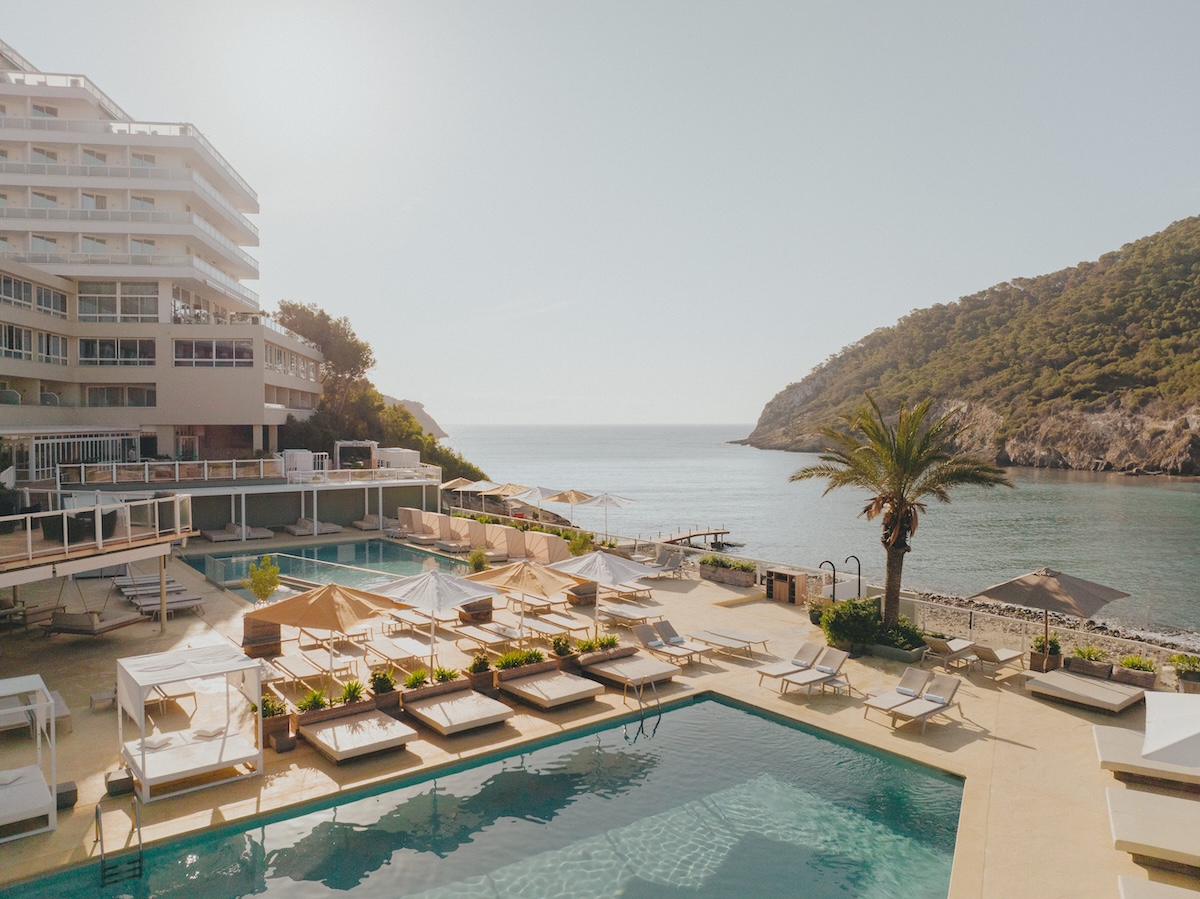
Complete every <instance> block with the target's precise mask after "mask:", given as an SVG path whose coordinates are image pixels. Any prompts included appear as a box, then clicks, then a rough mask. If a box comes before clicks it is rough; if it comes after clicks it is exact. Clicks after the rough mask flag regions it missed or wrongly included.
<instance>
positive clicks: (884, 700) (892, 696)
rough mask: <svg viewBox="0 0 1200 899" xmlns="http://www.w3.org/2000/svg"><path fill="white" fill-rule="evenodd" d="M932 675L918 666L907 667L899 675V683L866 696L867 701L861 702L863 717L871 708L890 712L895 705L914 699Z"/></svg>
mask: <svg viewBox="0 0 1200 899" xmlns="http://www.w3.org/2000/svg"><path fill="white" fill-rule="evenodd" d="M931 676H932V675H930V673H929V672H928V671H923V670H921V669H920V668H907V669H905V671H904V674H903V675H902V676H901V677H900V683H898V684H896V686H894V687H892V689H890V690H887V691H886V692H883V693H877V694H875V695H874V696H869V697H867V701H866V702H864V703H863V717H864V718H866V717H867V712H869V711H871V709H876V710H877V711H880V712H890V711H891V710H892V709H894V708H896V707H897V706H901V705H904V703H906V702H908V701H910V700H912V699H916V698H917V697H918V696H920V695H921V691H922V690H924V689H925V687H926V686H928V684H929V678H930V677H931Z"/></svg>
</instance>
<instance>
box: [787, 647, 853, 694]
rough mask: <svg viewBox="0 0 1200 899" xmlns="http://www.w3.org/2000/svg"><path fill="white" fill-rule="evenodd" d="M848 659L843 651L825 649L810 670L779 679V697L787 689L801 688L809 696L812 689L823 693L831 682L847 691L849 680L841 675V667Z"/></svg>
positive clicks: (847, 655) (848, 654)
mask: <svg viewBox="0 0 1200 899" xmlns="http://www.w3.org/2000/svg"><path fill="white" fill-rule="evenodd" d="M849 657H850V653H848V652H846V650H844V649H833V648H826V650H825V651H824V652H823V653H821V657H820V658H819V659H817V661H816V662H815V663H813V666H812V667H811V668H808V669H806V670H804V671H797V672H795V673H794V674H785V675H784V676H783V677H781V678H780V679H779V693H780V695H783V694H784V693H786V692H787V691H788V688H789V687H800V688H803V690H804V692H805V694H806V695H809V696H811V695H812V691H813V687H820V688H821V692H824V691H825V686H826V685H827V684H829V683H833V682H836V683H837V684H838V685H839V686H845V687H846V688H847V689H848V688H849V686H850V678H849V677H848V676H847V675H845V674H842V665H844V664H845V663H846V659H848V658H849Z"/></svg>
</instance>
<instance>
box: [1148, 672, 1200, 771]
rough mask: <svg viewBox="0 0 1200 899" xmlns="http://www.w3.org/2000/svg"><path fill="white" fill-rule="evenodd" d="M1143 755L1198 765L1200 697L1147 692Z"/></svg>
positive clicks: (1149, 757) (1199, 753) (1199, 754)
mask: <svg viewBox="0 0 1200 899" xmlns="http://www.w3.org/2000/svg"><path fill="white" fill-rule="evenodd" d="M1142 757H1143V758H1147V759H1150V760H1151V761H1155V762H1166V763H1167V764H1168V765H1184V766H1186V767H1188V768H1200V696H1197V695H1196V694H1194V693H1161V692H1156V691H1153V690H1149V691H1147V692H1146V739H1145V740H1144V741H1143V742H1142Z"/></svg>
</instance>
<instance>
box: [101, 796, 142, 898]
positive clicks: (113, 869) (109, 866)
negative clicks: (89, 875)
mask: <svg viewBox="0 0 1200 899" xmlns="http://www.w3.org/2000/svg"><path fill="white" fill-rule="evenodd" d="M130 818H131V820H132V824H131V826H130V828H129V833H130V834H133V833H135V832H136V833H137V850H136V851H134V850H130V851H129V852H122V853H121V854H119V855H117V856H115V857H113V858H111V859H110V858H108V856H107V855H106V854H105V852H104V828H103V827H102V826H101V824H100V803H96V843H99V844H100V885H101V886H108V885H109V884H111V883H120V882H121V881H124V880H133V879H134V878H138V877H141V876H142V871H143V859H142V813H141V810H140V808H139V806H138V801H137V797H136V796H134V797H133V811H132V813H131V814H130Z"/></svg>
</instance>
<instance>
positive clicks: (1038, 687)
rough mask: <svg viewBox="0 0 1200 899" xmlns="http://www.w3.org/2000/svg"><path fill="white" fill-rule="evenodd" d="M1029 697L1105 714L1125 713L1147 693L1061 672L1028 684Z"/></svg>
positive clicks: (1043, 676)
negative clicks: (1069, 703) (1060, 702)
mask: <svg viewBox="0 0 1200 899" xmlns="http://www.w3.org/2000/svg"><path fill="white" fill-rule="evenodd" d="M1027 687H1028V689H1029V692H1030V693H1033V694H1034V695H1036V696H1045V697H1046V698H1048V699H1059V700H1062V701H1064V702H1073V703H1076V704H1077V705H1084V706H1088V707H1090V708H1094V709H1100V710H1101V711H1105V712H1113V713H1116V712H1122V711H1124V710H1125V709H1127V708H1129V707H1130V706H1131V705H1134V704H1136V703H1138V702H1141V701H1142V700H1143V699H1145V698H1146V691H1145V690H1142V689H1141V688H1139V687H1134V686H1130V685H1129V684H1119V683H1116V682H1114V681H1110V680H1101V679H1099V678H1095V677H1088V676H1086V675H1082V674H1073V673H1072V672H1070V671H1063V670H1061V669H1059V670H1056V671H1048V672H1046V673H1045V674H1039V675H1038V676H1037V677H1035V678H1033V679H1032V680H1030V681H1029V683H1028V684H1027Z"/></svg>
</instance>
